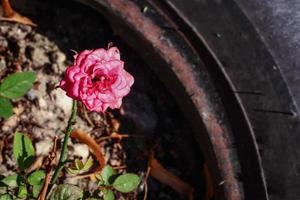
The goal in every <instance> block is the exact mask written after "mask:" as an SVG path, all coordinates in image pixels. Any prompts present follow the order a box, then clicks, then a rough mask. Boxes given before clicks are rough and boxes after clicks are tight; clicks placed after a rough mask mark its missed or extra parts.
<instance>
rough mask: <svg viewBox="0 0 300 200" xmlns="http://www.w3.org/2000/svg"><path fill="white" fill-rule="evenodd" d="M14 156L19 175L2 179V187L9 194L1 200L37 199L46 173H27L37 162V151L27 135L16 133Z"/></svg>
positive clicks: (2, 196)
mask: <svg viewBox="0 0 300 200" xmlns="http://www.w3.org/2000/svg"><path fill="white" fill-rule="evenodd" d="M13 155H14V158H15V160H16V163H17V164H18V173H16V174H12V175H9V176H7V177H2V179H1V181H0V186H1V187H5V188H6V191H7V193H6V194H2V195H1V196H0V200H7V199H15V198H21V199H26V198H37V197H38V195H39V192H40V189H41V187H42V185H43V181H44V179H45V172H44V171H43V170H36V171H33V172H30V173H28V172H27V169H28V168H29V167H30V166H31V165H32V164H33V162H34V161H35V150H34V148H33V145H32V142H31V140H30V139H29V137H28V136H27V135H25V134H23V133H19V132H17V133H15V136H14V141H13Z"/></svg>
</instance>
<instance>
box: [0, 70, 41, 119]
mask: <svg viewBox="0 0 300 200" xmlns="http://www.w3.org/2000/svg"><path fill="white" fill-rule="evenodd" d="M35 78H36V75H35V73H34V72H17V73H14V74H11V75H9V76H8V77H6V78H5V79H4V80H3V81H2V83H1V85H0V117H3V118H5V119H7V118H9V117H10V116H11V115H12V114H13V106H12V104H11V102H10V100H11V99H17V98H20V97H22V96H24V95H25V94H26V92H27V91H28V90H29V89H30V88H31V87H32V85H33V82H34V81H35Z"/></svg>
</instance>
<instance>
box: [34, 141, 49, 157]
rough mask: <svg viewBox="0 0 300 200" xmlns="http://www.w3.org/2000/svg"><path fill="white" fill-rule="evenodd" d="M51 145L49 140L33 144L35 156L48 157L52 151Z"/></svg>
mask: <svg viewBox="0 0 300 200" xmlns="http://www.w3.org/2000/svg"><path fill="white" fill-rule="evenodd" d="M52 143H53V142H52V141H51V140H49V139H47V140H42V141H39V142H37V143H36V144H35V149H36V154H37V155H38V156H46V155H48V154H49V153H50V151H51V149H52Z"/></svg>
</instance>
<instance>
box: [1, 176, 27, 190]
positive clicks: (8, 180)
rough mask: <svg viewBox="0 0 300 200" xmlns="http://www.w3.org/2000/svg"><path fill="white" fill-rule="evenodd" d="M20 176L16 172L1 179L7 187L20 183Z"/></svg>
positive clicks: (16, 185)
mask: <svg viewBox="0 0 300 200" xmlns="http://www.w3.org/2000/svg"><path fill="white" fill-rule="evenodd" d="M21 180H22V178H21V176H20V175H18V174H14V175H10V176H7V177H5V178H4V179H2V180H1V183H4V184H5V185H6V186H8V187H18V186H19V185H20V183H21Z"/></svg>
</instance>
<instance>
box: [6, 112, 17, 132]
mask: <svg viewBox="0 0 300 200" xmlns="http://www.w3.org/2000/svg"><path fill="white" fill-rule="evenodd" d="M17 123H18V116H16V115H13V116H11V117H10V118H8V119H7V120H5V121H4V123H3V125H2V131H5V132H6V131H10V130H13V129H14V127H16V126H17Z"/></svg>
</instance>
